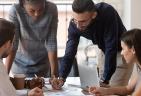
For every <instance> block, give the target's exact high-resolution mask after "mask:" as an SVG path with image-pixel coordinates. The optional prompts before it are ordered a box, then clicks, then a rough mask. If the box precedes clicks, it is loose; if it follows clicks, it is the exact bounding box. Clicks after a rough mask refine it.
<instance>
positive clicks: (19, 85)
mask: <svg viewBox="0 0 141 96" xmlns="http://www.w3.org/2000/svg"><path fill="white" fill-rule="evenodd" d="M25 77H26V76H25V75H24V74H15V75H14V78H13V83H14V86H15V88H16V89H19V90H20V89H24V85H25Z"/></svg>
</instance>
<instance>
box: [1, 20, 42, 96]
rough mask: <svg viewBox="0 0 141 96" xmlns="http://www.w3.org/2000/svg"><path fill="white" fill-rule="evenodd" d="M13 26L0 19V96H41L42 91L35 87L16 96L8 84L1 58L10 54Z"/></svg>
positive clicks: (12, 87)
mask: <svg viewBox="0 0 141 96" xmlns="http://www.w3.org/2000/svg"><path fill="white" fill-rule="evenodd" d="M14 31H15V26H14V24H13V23H11V22H9V21H7V20H4V19H2V18H1V19H0V80H1V82H0V86H1V87H0V95H1V96H16V95H17V96H20V95H27V96H43V91H42V90H41V89H40V88H38V87H36V88H34V89H32V90H30V91H29V92H26V93H25V94H16V90H15V88H14V86H13V85H12V83H11V82H10V79H9V76H8V74H7V71H6V69H5V67H4V64H3V61H2V58H5V57H7V56H8V54H9V53H10V49H11V47H12V41H13V37H14Z"/></svg>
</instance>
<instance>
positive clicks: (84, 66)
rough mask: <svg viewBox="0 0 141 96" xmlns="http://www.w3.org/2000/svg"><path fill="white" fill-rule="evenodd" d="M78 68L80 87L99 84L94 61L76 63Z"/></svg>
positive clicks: (84, 87)
mask: <svg viewBox="0 0 141 96" xmlns="http://www.w3.org/2000/svg"><path fill="white" fill-rule="evenodd" d="M78 69H79V76H80V84H81V88H82V89H86V88H87V87H88V86H99V77H98V72H97V64H96V63H95V62H93V63H92V62H91V63H88V62H83V63H81V64H78Z"/></svg>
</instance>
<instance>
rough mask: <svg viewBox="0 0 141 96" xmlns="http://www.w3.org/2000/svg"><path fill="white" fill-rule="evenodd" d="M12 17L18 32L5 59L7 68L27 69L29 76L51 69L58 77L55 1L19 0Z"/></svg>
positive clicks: (13, 69)
mask: <svg viewBox="0 0 141 96" xmlns="http://www.w3.org/2000/svg"><path fill="white" fill-rule="evenodd" d="M9 19H10V21H12V22H13V23H14V24H15V25H16V33H15V39H14V44H13V49H12V52H11V53H10V55H9V56H8V58H7V59H6V68H7V70H8V72H9V71H10V69H11V71H12V72H13V73H14V74H15V73H24V74H25V75H26V76H27V77H34V75H35V74H36V75H37V76H43V77H47V76H48V74H47V73H48V72H49V70H50V69H51V76H52V77H57V76H58V63H57V40H56V34H57V24H58V12H57V7H56V5H55V4H53V3H51V2H49V1H46V0H19V4H15V5H13V6H12V8H11V10H10V13H9ZM14 58H15V59H14ZM13 61H14V62H13ZM12 63H13V65H12ZM11 65H12V67H11Z"/></svg>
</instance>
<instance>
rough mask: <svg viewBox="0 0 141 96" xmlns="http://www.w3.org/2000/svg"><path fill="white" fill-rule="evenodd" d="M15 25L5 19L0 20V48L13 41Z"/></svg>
mask: <svg viewBox="0 0 141 96" xmlns="http://www.w3.org/2000/svg"><path fill="white" fill-rule="evenodd" d="M14 34H15V25H14V24H13V23H12V22H10V21H7V20H5V19H2V18H0V47H1V46H3V44H5V43H6V42H7V41H9V40H10V41H11V42H12V41H13V37H14Z"/></svg>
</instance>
